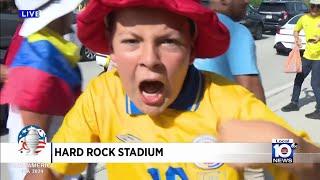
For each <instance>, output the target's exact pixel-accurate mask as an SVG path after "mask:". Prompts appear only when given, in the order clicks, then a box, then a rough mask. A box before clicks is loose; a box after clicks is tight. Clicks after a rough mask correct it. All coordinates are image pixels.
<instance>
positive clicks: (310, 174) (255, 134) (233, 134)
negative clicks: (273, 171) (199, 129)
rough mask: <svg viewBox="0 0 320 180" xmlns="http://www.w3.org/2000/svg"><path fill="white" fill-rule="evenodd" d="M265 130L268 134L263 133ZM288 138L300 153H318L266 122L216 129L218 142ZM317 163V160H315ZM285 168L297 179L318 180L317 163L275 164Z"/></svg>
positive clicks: (319, 169) (228, 124)
mask: <svg viewBox="0 0 320 180" xmlns="http://www.w3.org/2000/svg"><path fill="white" fill-rule="evenodd" d="M266 129H267V130H268V133H265V131H266ZM276 138H279V139H280V138H288V139H293V140H294V142H296V143H297V144H298V147H297V149H296V151H297V152H300V153H320V148H319V147H317V146H315V145H313V144H311V143H309V142H307V141H306V140H304V139H303V138H302V137H299V136H297V135H295V134H294V133H292V132H290V131H289V130H287V129H286V128H283V127H281V126H279V125H277V124H274V123H271V122H266V121H235V120H233V121H228V122H225V123H222V124H221V125H220V127H219V129H218V138H217V140H218V141H220V142H232V143H236V142H252V143H253V142H261V143H263V142H266V143H267V142H272V139H276ZM315 161H317V160H315ZM232 166H233V167H235V168H238V169H241V168H243V167H256V166H265V165H261V164H232ZM277 166H281V167H284V168H286V169H287V170H288V171H290V172H291V173H293V174H295V175H297V176H298V177H303V178H306V179H308V180H309V179H310V180H312V179H314V180H316V179H319V177H320V164H319V163H292V164H277Z"/></svg>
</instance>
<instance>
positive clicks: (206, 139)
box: [193, 135, 223, 170]
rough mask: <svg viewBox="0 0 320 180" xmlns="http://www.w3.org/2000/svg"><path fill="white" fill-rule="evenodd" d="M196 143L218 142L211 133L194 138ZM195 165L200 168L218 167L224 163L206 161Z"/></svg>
mask: <svg viewBox="0 0 320 180" xmlns="http://www.w3.org/2000/svg"><path fill="white" fill-rule="evenodd" d="M193 142H194V143H214V142H216V140H215V138H214V137H212V136H211V135H202V136H199V137H197V138H195V139H194V140H193ZM195 165H196V166H197V167H198V168H200V169H205V170H209V169H217V168H219V167H221V166H222V165H223V163H221V162H204V163H195Z"/></svg>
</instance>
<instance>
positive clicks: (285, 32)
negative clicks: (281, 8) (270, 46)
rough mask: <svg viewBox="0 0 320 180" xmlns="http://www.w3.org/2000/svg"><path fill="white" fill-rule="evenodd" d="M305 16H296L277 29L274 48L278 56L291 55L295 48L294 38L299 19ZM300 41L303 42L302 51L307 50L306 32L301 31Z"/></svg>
mask: <svg viewBox="0 0 320 180" xmlns="http://www.w3.org/2000/svg"><path fill="white" fill-rule="evenodd" d="M301 16H303V14H299V15H296V16H294V17H292V18H291V19H290V20H289V21H288V22H287V23H286V24H285V25H283V26H281V27H280V28H279V29H277V32H276V37H275V43H274V48H275V49H276V51H277V53H278V54H281V53H285V54H287V53H289V52H290V51H291V49H292V48H293V46H294V37H293V30H294V26H295V25H296V23H297V21H298V20H299V18H300V17H301ZM299 36H300V39H301V42H302V47H301V48H300V50H304V49H305V48H306V38H305V34H304V31H303V30H302V31H300V34H299Z"/></svg>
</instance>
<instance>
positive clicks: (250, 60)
mask: <svg viewBox="0 0 320 180" xmlns="http://www.w3.org/2000/svg"><path fill="white" fill-rule="evenodd" d="M230 35H231V43H230V47H229V49H228V51H227V53H226V56H227V60H228V64H229V67H230V71H231V73H232V75H249V74H259V71H258V68H257V58H256V46H255V43H254V39H253V37H252V35H251V33H250V31H249V30H248V29H247V28H246V27H244V26H243V25H241V24H239V23H235V24H234V26H233V29H231V30H230Z"/></svg>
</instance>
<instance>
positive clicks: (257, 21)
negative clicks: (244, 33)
mask: <svg viewBox="0 0 320 180" xmlns="http://www.w3.org/2000/svg"><path fill="white" fill-rule="evenodd" d="M240 23H241V24H243V25H245V26H246V27H247V28H248V29H249V30H250V32H251V33H252V35H253V37H254V38H255V39H261V38H262V33H263V28H264V16H262V15H261V14H259V13H258V11H257V10H256V9H255V8H254V7H253V6H252V5H248V7H247V11H246V16H245V18H244V19H243V20H242V21H240Z"/></svg>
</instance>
